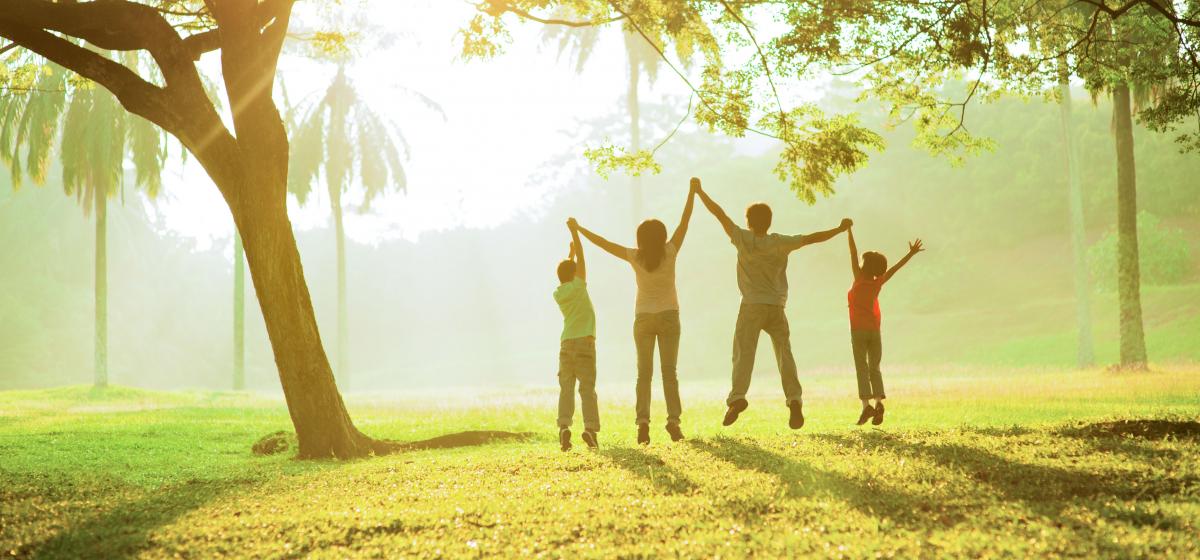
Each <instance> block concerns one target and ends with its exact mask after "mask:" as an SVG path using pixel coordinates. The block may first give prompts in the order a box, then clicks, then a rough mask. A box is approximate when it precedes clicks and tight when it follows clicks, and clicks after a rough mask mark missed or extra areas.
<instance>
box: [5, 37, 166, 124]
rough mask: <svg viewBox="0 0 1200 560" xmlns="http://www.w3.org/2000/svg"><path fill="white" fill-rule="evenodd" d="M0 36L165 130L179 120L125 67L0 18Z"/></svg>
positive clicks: (158, 92)
mask: <svg viewBox="0 0 1200 560" xmlns="http://www.w3.org/2000/svg"><path fill="white" fill-rule="evenodd" d="M5 15H7V14H5ZM0 35H3V36H4V37H7V38H9V39H10V40H12V41H13V43H14V44H19V45H21V46H22V47H24V48H26V49H29V50H30V51H33V52H35V53H37V54H39V55H41V56H42V57H44V58H46V59H47V60H50V61H52V62H54V63H56V64H58V65H59V66H62V67H64V68H68V69H70V70H72V71H74V72H76V73H78V74H79V75H81V76H83V77H85V78H87V79H89V80H92V81H94V82H96V83H98V84H100V85H102V86H104V88H106V89H108V90H109V91H111V92H112V93H113V95H115V96H117V100H118V101H120V102H121V105H122V106H123V107H125V108H126V109H127V110H129V112H131V113H134V114H137V115H140V116H142V117H144V118H146V119H147V120H149V121H151V122H154V123H157V124H158V125H159V126H162V127H163V128H165V129H167V130H172V128H173V127H175V126H178V124H179V123H178V119H177V118H176V117H175V114H174V112H173V111H172V110H171V103H170V100H169V99H168V95H167V93H166V91H165V90H163V89H162V88H160V87H158V86H155V85H154V84H151V83H150V82H147V81H146V80H143V79H142V78H141V77H140V76H138V75H137V74H136V73H134V72H133V71H132V70H130V69H129V68H127V67H125V66H124V65H122V64H119V63H117V62H114V61H112V60H109V59H108V58H105V57H103V56H100V55H99V54H98V53H95V52H93V51H90V50H88V49H85V48H83V47H81V46H79V45H76V44H74V43H72V42H70V41H68V40H66V39H63V38H61V37H59V36H57V35H54V34H53V33H50V32H48V31H45V30H42V29H36V28H34V27H30V26H25V25H21V24H17V23H12V22H11V21H8V20H7V19H4V18H2V17H0ZM176 130H177V129H176Z"/></svg>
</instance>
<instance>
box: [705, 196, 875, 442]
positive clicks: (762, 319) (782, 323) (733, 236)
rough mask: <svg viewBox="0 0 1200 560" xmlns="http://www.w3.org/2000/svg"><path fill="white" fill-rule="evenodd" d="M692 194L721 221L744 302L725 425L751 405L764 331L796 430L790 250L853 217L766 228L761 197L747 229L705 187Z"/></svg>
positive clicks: (831, 233) (800, 419)
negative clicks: (811, 229) (826, 224)
mask: <svg viewBox="0 0 1200 560" xmlns="http://www.w3.org/2000/svg"><path fill="white" fill-rule="evenodd" d="M696 194H697V195H699V197H700V201H701V202H702V203H703V204H704V207H705V208H708V211H709V212H712V214H713V216H715V217H716V218H717V221H718V222H720V223H721V227H722V228H724V229H725V233H726V235H728V236H729V240H730V242H732V243H733V246H734V248H736V249H737V255H738V260H737V279H738V289H739V290H740V291H741V293H742V306H741V308H740V310H739V311H738V318H737V326H736V327H735V328H734V334H733V388H732V389H731V390H730V391H729V397H728V398H727V399H726V400H725V404H726V405H727V406H728V407H729V408H728V410H727V411H726V412H725V420H724V422H723V424H724V425H726V426H729V425H732V424H733V423H734V422H736V421H737V419H738V414H741V412H742V411H743V410H746V407H747V406H749V403H747V402H746V392H747V391H748V390H749V389H750V376H751V373H752V372H753V370H754V354H755V351H756V350H757V349H758V336H759V333H760V332H762V331H766V333H767V335H768V336H770V337H771V344H772V345H773V346H774V347H775V360H776V362H778V364H779V376H780V378H781V380H782V381H783V393H784V397H785V398H786V403H787V406H788V408H789V409H790V416H789V420H788V426H789V427H791V428H792V429H793V430H795V429H799V428H801V427H803V426H804V411H803V403H802V401H801V392H802V390H801V387H800V380H799V378H798V377H797V375H796V360H795V358H793V357H792V342H791V331H790V330H789V327H788V320H787V315H786V314H785V313H784V306H785V305H786V304H787V291H788V283H787V262H788V255H789V254H791V252H792V251H795V250H796V249H799V248H801V247H804V246H805V245H811V244H813V243H821V242H824V241H828V240H830V239H832V238H833V237H835V236H836V235H837V234H839V233H842V232H843V231H846V230H847V229H849V228H850V226H851V225H852V222H851V221H850V220H849V219H844V220H842V223H841V225H839V226H838V227H836V228H834V229H830V230H826V231H820V232H816V233H811V234H808V235H780V234H778V233H768V230H769V229H770V228H771V207H770V206H767V205H766V204H763V203H761V202H759V203H755V204H752V205H750V207H749V208H747V209H746V224H747V226H748V229H743V228H740V227H738V226H737V224H734V223H733V220H731V219H729V216H728V215H727V214H725V211H724V210H722V209H721V207H720V206H719V205H718V204H717V203H716V202H714V201H713V199H712V198H711V197H709V196H708V193H707V192H705V191H704V190H703V188H700V187H697V188H696Z"/></svg>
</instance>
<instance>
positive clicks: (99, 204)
mask: <svg viewBox="0 0 1200 560" xmlns="http://www.w3.org/2000/svg"><path fill="white" fill-rule="evenodd" d="M94 196H95V203H96V279H95V289H96V293H95V299H96V326H95V329H96V332H95V335H96V340H95V350H96V358H95V364H94V372H95V377H96V379H95V386H96V388H97V389H103V388H105V387H107V386H108V193H107V192H99V191H98V192H96V193H95V195H94Z"/></svg>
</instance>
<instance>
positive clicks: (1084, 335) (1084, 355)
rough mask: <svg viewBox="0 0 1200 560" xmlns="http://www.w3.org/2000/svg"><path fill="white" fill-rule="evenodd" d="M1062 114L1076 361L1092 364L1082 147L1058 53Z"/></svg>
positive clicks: (1063, 64) (1066, 73) (1082, 365)
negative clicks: (1076, 134) (1080, 167)
mask: <svg viewBox="0 0 1200 560" xmlns="http://www.w3.org/2000/svg"><path fill="white" fill-rule="evenodd" d="M1058 67H1059V77H1058V91H1059V100H1058V106H1059V115H1060V118H1061V120H1062V139H1063V151H1064V152H1065V156H1066V157H1065V158H1064V160H1065V161H1066V167H1067V208H1068V213H1069V216H1070V218H1069V221H1068V223H1069V224H1070V228H1071V260H1072V264H1073V266H1072V269H1073V270H1074V275H1075V330H1076V340H1075V364H1076V365H1077V366H1079V367H1080V368H1085V367H1089V366H1091V365H1092V364H1093V363H1094V362H1095V360H1096V353H1095V348H1094V346H1093V344H1092V304H1091V297H1092V296H1091V292H1092V289H1091V282H1089V280H1088V264H1087V246H1086V245H1087V239H1086V238H1085V235H1084V233H1085V230H1086V228H1085V225H1084V220H1083V185H1082V184H1081V181H1080V180H1079V147H1078V146H1077V145H1076V142H1075V133H1074V130H1073V126H1072V119H1071V111H1072V106H1071V76H1070V69H1069V68H1068V67H1067V60H1066V57H1065V56H1063V57H1059V66H1058Z"/></svg>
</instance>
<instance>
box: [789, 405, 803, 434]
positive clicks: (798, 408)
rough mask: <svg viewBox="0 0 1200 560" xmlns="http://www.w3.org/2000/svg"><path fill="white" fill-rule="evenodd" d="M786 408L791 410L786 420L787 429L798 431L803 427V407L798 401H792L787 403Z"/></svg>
mask: <svg viewBox="0 0 1200 560" xmlns="http://www.w3.org/2000/svg"><path fill="white" fill-rule="evenodd" d="M788 408H790V409H791V410H792V414H791V416H790V417H789V418H788V427H789V428H791V429H793V430H799V429H800V428H803V427H804V405H803V404H801V402H800V401H792V402H790V403H788Z"/></svg>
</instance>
